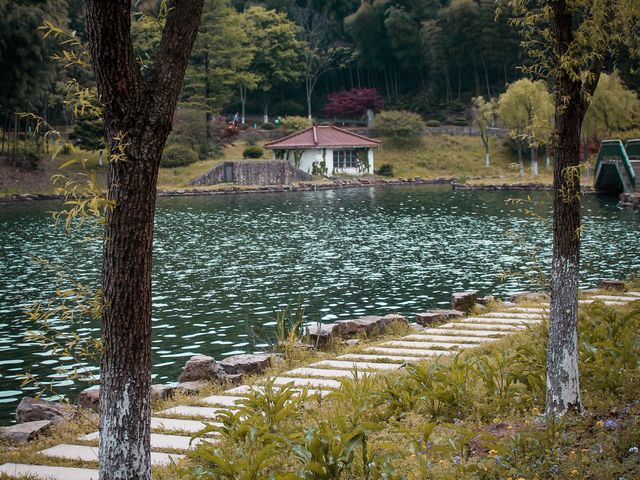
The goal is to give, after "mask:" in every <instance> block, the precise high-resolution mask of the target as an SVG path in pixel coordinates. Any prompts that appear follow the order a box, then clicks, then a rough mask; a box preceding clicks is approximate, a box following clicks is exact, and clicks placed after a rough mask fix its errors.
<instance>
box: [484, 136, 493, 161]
mask: <svg viewBox="0 0 640 480" xmlns="http://www.w3.org/2000/svg"><path fill="white" fill-rule="evenodd" d="M482 141H483V142H484V166H485V167H488V166H490V165H491V158H490V156H489V137H487V139H486V140H485V139H484V138H483V139H482Z"/></svg>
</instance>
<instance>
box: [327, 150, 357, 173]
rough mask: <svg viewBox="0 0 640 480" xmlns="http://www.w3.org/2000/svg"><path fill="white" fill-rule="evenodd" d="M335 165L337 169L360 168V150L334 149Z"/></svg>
mask: <svg viewBox="0 0 640 480" xmlns="http://www.w3.org/2000/svg"><path fill="white" fill-rule="evenodd" d="M333 167H334V168H337V169H342V168H358V151H357V150H355V149H349V150H334V152H333Z"/></svg>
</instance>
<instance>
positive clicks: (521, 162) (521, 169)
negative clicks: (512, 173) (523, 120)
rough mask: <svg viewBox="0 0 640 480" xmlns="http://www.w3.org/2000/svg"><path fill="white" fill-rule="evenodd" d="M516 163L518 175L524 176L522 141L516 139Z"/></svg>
mask: <svg viewBox="0 0 640 480" xmlns="http://www.w3.org/2000/svg"><path fill="white" fill-rule="evenodd" d="M518 165H519V167H520V176H521V177H524V160H523V159H522V143H521V142H520V140H518Z"/></svg>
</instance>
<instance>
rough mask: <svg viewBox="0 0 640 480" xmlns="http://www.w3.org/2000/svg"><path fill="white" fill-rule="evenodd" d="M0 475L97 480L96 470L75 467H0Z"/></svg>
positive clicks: (60, 479)
mask: <svg viewBox="0 0 640 480" xmlns="http://www.w3.org/2000/svg"><path fill="white" fill-rule="evenodd" d="M0 475H8V476H9V477H27V478H37V479H40V480H98V476H99V475H98V470H93V469H90V468H75V467H49V466H46V465H28V464H24V463H5V464H4V465H0Z"/></svg>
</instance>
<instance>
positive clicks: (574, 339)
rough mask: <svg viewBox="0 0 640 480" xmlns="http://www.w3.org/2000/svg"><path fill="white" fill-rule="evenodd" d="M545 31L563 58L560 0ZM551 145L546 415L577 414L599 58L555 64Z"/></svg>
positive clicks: (567, 29)
mask: <svg viewBox="0 0 640 480" xmlns="http://www.w3.org/2000/svg"><path fill="white" fill-rule="evenodd" d="M552 11H553V15H552V19H551V27H552V31H553V34H554V37H555V41H556V45H555V50H556V52H555V53H556V55H557V56H558V58H561V57H563V56H564V55H565V54H566V53H567V51H568V50H569V47H570V45H571V43H572V42H573V40H574V37H573V28H574V19H573V15H572V13H571V8H570V7H568V6H567V1H566V0H558V1H556V2H553V4H552ZM557 68H558V75H557V76H556V95H555V97H556V132H555V138H556V145H555V149H554V154H555V161H554V170H553V176H554V178H553V182H554V188H553V191H554V204H553V259H552V267H551V268H552V273H551V319H550V323H549V343H548V346H547V398H546V401H547V408H546V410H547V414H548V415H563V414H565V413H567V412H581V411H582V409H583V407H582V401H581V398H580V378H579V371H578V280H579V268H580V168H579V167H580V131H581V129H582V122H583V120H584V115H585V113H586V111H587V106H588V104H587V101H586V98H587V97H590V96H591V95H592V94H593V92H594V90H595V87H596V85H597V84H598V80H599V77H600V72H601V70H602V60H601V57H596V60H594V62H593V63H592V65H591V66H590V73H591V74H592V75H590V76H589V77H585V78H586V80H584V81H583V80H581V79H580V76H576V75H574V74H572V72H568V71H566V70H563V67H561V66H558V67H557Z"/></svg>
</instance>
